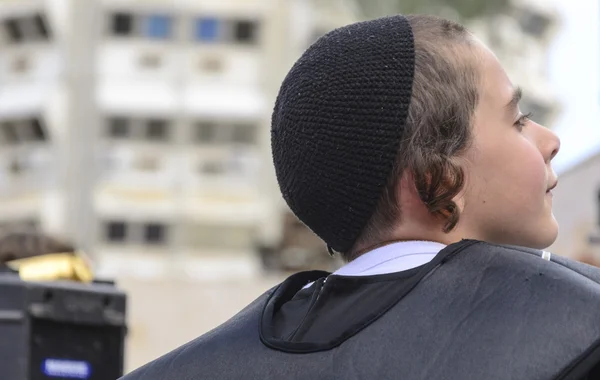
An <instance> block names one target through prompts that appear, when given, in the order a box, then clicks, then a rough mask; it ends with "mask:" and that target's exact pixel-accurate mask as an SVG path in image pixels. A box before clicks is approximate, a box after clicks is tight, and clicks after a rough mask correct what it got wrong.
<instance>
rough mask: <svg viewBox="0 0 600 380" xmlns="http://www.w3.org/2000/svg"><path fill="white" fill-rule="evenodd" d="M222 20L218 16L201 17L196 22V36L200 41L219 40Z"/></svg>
mask: <svg viewBox="0 0 600 380" xmlns="http://www.w3.org/2000/svg"><path fill="white" fill-rule="evenodd" d="M220 26H221V22H220V21H219V20H218V19H216V18H199V19H197V20H196V23H195V28H194V29H195V30H194V37H195V38H196V40H198V41H205V42H214V41H217V40H219V37H220V36H219V34H220V33H219V32H220Z"/></svg>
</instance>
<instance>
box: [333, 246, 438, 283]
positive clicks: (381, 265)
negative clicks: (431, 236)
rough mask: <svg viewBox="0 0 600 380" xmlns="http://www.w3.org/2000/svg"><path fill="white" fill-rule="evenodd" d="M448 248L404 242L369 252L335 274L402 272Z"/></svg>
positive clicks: (424, 262)
mask: <svg viewBox="0 0 600 380" xmlns="http://www.w3.org/2000/svg"><path fill="white" fill-rule="evenodd" d="M445 247H446V246H445V245H444V244H441V243H435V242H431V241H418V240H413V241H402V242H397V243H392V244H389V245H385V246H383V247H379V248H376V249H374V250H372V251H369V252H367V253H365V254H363V255H361V256H359V257H358V258H356V259H355V260H353V261H351V262H349V263H348V264H346V265H344V266H342V267H341V268H340V269H338V270H337V271H336V272H335V273H334V274H337V275H342V276H370V275H376V274H386V273H394V272H401V271H405V270H408V269H412V268H416V267H418V266H420V265H423V264H426V263H428V262H429V261H431V260H432V259H433V258H434V257H435V255H437V254H438V252H439V251H441V250H442V249H444V248H445Z"/></svg>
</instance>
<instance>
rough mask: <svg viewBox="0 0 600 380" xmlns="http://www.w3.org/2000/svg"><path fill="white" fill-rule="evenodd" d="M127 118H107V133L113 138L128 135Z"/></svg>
mask: <svg viewBox="0 0 600 380" xmlns="http://www.w3.org/2000/svg"><path fill="white" fill-rule="evenodd" d="M129 132H130V130H129V120H127V119H126V118H124V117H113V118H110V119H109V120H108V135H109V136H110V137H114V138H126V137H128V136H129Z"/></svg>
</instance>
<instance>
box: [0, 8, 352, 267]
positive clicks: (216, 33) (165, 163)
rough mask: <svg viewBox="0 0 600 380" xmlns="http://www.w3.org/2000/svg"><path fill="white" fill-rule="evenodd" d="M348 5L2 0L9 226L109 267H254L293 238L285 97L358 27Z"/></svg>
mask: <svg viewBox="0 0 600 380" xmlns="http://www.w3.org/2000/svg"><path fill="white" fill-rule="evenodd" d="M344 3H345V2H335V1H333V2H327V3H323V2H319V1H317V0H314V1H313V0H289V1H283V0H253V1H250V0H244V1H242V0H220V1H213V0H170V1H158V0H156V1H141V0H129V1H125V0H121V1H116V0H112V1H111V0H95V1H91V0H86V1H78V0H44V1H41V0H21V1H17V0H12V1H2V2H0V136H1V142H2V145H3V146H2V149H0V176H1V177H2V180H1V181H0V226H1V224H9V225H14V224H27V225H34V226H37V227H38V228H40V229H41V230H43V231H45V232H48V233H51V234H54V235H57V236H65V237H68V238H70V239H72V240H74V241H75V242H77V244H79V245H80V246H82V247H84V248H85V249H86V250H88V251H90V252H91V253H92V255H93V256H94V257H95V259H96V262H97V263H98V264H99V268H98V269H99V270H100V272H101V274H104V275H111V276H114V275H127V274H135V275H138V276H149V277H161V276H182V275H189V276H191V277H197V276H208V275H211V274H214V273H215V272H218V271H219V269H223V271H226V272H228V273H232V274H235V273H239V274H243V273H247V272H248V271H251V270H253V268H254V267H255V266H256V265H257V263H258V262H257V261H256V260H255V257H254V248H255V247H256V245H257V244H259V243H260V244H275V243H276V242H277V241H278V239H280V238H281V235H282V231H281V229H282V227H281V226H282V223H281V221H282V219H283V216H282V214H283V211H284V210H285V207H284V206H283V203H282V201H281V198H280V196H279V192H278V190H277V187H276V184H275V182H274V175H273V172H272V169H271V166H272V165H271V163H270V159H271V158H270V147H269V145H270V144H269V127H270V116H271V110H272V106H273V103H274V97H275V95H276V91H277V89H278V86H279V84H280V83H281V80H282V78H283V75H285V73H286V72H287V70H288V69H289V67H290V65H291V64H292V63H293V62H294V60H295V59H296V58H297V57H298V56H299V54H301V52H302V51H303V50H304V49H305V48H306V47H307V46H308V45H309V44H310V43H311V42H312V41H314V39H315V38H316V37H317V36H318V35H320V34H323V33H324V32H326V31H328V30H330V29H332V28H334V27H336V26H339V25H341V24H346V23H349V22H352V21H354V20H355V18H354V17H355V15H354V13H353V10H352V9H351V8H348V7H347V6H346V5H345V4H344ZM230 258H235V260H229V259H230Z"/></svg>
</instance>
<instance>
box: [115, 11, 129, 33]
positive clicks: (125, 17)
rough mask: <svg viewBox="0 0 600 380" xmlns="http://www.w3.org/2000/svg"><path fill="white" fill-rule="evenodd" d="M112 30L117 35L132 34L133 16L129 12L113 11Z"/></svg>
mask: <svg viewBox="0 0 600 380" xmlns="http://www.w3.org/2000/svg"><path fill="white" fill-rule="evenodd" d="M112 31H113V34H114V35H117V36H128V35H130V34H133V16H132V15H131V14H129V13H115V14H114V15H113V16H112Z"/></svg>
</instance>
